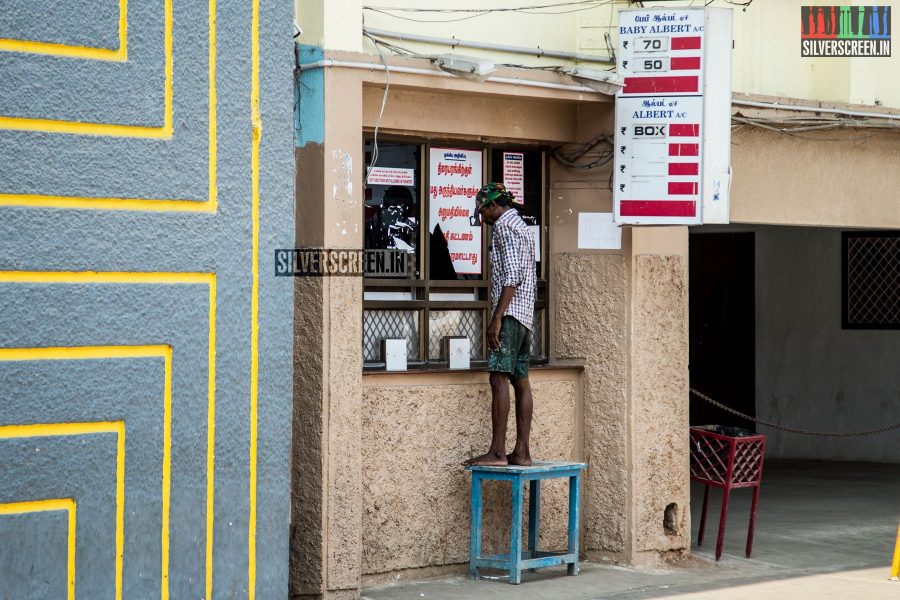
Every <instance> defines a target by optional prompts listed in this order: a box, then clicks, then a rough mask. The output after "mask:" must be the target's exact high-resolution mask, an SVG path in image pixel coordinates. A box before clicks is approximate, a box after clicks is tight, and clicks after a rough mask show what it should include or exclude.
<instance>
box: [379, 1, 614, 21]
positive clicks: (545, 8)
mask: <svg viewBox="0 0 900 600" xmlns="http://www.w3.org/2000/svg"><path fill="white" fill-rule="evenodd" d="M621 1H622V0H580V1H575V2H559V3H555V4H543V5H534V6H519V7H510V8H404V7H385V6H363V7H362V8H363V10H368V11H372V12H376V13H381V14H383V15H387V16H389V17H393V18H395V19H401V20H403V21H412V22H414V23H456V22H459V21H467V20H469V19H475V18H477V17H483V16H484V15H488V14H491V13H509V12H514V13H520V14H528V15H563V14H569V13H575V12H581V11H586V10H593V9H595V8H599V7H601V6H605V5H606V4H615V3H616V2H621ZM572 7H575V8H572ZM555 8H568V10H550V9H555ZM398 12H399V13H422V14H435V15H441V14H460V13H461V14H466V16H464V17H457V18H453V19H438V18H433V19H416V18H413V17H405V16H401V15H398V14H394V13H398Z"/></svg>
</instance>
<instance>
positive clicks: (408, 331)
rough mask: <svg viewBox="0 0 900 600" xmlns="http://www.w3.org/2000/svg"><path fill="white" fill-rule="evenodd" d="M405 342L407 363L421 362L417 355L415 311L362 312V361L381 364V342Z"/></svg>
mask: <svg viewBox="0 0 900 600" xmlns="http://www.w3.org/2000/svg"><path fill="white" fill-rule="evenodd" d="M386 338H394V339H396V338H402V339H405V340H406V360H407V362H416V361H421V360H422V358H421V354H420V353H419V312H418V311H415V310H366V311H363V360H364V361H365V362H382V357H381V340H383V339H386Z"/></svg>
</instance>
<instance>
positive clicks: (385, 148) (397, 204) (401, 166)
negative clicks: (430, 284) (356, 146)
mask: <svg viewBox="0 0 900 600" xmlns="http://www.w3.org/2000/svg"><path fill="white" fill-rule="evenodd" d="M365 153H366V173H367V174H368V178H367V185H366V186H365V215H364V222H365V247H366V249H367V250H385V249H397V250H405V251H407V252H409V253H410V254H414V255H415V257H416V258H415V273H416V275H415V276H416V278H418V277H419V276H420V271H421V264H422V262H421V257H420V252H419V220H420V211H419V190H420V187H419V184H420V182H419V173H420V171H419V154H420V153H419V146H417V145H415V144H396V143H390V142H379V143H378V155H377V161H376V164H375V166H374V168H372V169H371V170H370V167H372V164H371V163H372V159H373V158H374V157H375V148H374V145H373V144H372V142H371V141H367V142H366V145H365Z"/></svg>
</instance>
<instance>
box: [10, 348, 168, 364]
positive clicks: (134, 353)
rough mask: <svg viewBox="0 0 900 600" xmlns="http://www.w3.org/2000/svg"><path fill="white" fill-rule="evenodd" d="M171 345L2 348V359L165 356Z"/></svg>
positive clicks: (85, 358) (86, 358)
mask: <svg viewBox="0 0 900 600" xmlns="http://www.w3.org/2000/svg"><path fill="white" fill-rule="evenodd" d="M171 352H172V349H171V348H170V347H169V346H163V345H156V346H48V347H43V348H0V361H3V362H10V361H22V360H93V359H98V358H151V357H160V358H165V357H166V353H168V354H169V355H171Z"/></svg>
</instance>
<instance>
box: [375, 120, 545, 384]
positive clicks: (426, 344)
mask: <svg viewBox="0 0 900 600" xmlns="http://www.w3.org/2000/svg"><path fill="white" fill-rule="evenodd" d="M372 133H373V132H372V131H371V130H368V129H366V130H364V131H363V154H365V148H366V145H367V144H368V143H370V142H371V141H372ZM378 138H379V142H385V143H398V144H409V145H417V146H418V148H419V157H420V158H419V165H418V172H417V176H418V177H419V181H420V182H421V184H420V185H419V198H418V211H419V214H418V215H417V216H418V219H419V224H420V225H419V232H418V240H417V241H418V244H419V249H420V252H419V256H420V261H421V265H420V269H419V271H420V274H419V277H415V275H414V276H413V277H410V278H407V279H383V278H374V277H364V278H363V315H361V317H362V319H363V335H365V312H366V311H369V310H376V311H377V310H409V311H414V312H416V313H417V315H418V319H419V328H418V329H419V331H418V336H419V340H418V341H419V353H420V356H419V357H411V358H408V360H407V365H408V369H407V370H415V371H425V370H445V369H447V363H446V361H441V360H440V358H432V357H430V356H429V355H430V342H431V340H430V330H429V328H430V320H431V312H432V311H440V310H445V311H446V310H449V311H466V310H478V311H481V313H482V323H483V328H486V327H487V324H488V321H489V318H490V314H489V311H490V308H491V303H490V261H489V259H488V254H489V252H488V249H489V248H490V241H491V233H492V232H491V230H490V228H488V229H487V230H486V231H485V232H484V234H483V235H482V239H481V246H482V248H481V252H482V273H481V277H480V278H479V279H456V280H441V279H431V278H430V275H431V273H430V272H429V271H430V260H431V254H430V253H431V248H430V246H431V244H430V241H429V240H428V237H429V236H430V225H431V224H430V223H429V221H428V219H429V214H430V202H431V198H430V194H429V189H430V183H431V182H430V176H429V174H430V168H429V166H430V165H429V160H430V150H431V148H432V147H438V148H440V147H445V146H446V147H454V148H460V149H466V150H478V151H481V153H482V181H481V184H480V185H483V184H484V183H485V182H486V181H487V180H488V178H489V177H490V174H491V171H492V169H493V158H492V156H491V155H492V153H493V151H494V150H503V151H511V152H540V153H541V173H540V177H541V185H540V188H541V198H540V203H541V208H540V215H541V223H540V226H541V240H540V245H541V247H540V252H541V256H540V259H541V262H542V263H543V265H542V266H541V268H540V271H539V272H541V273H543V274H544V277H538V279H537V297H536V298H535V312H536V313H538V312H540V314H541V315H542V318H541V323H540V329H541V330H540V332H539V333H540V342H541V346H540V349H541V355H540V356H536V357H535V356H533V357H532V359H531V364H533V365H534V364H546V363H547V362H549V344H548V342H549V340H548V331H549V321H550V318H549V297H550V296H549V275H550V269H549V268H548V266H547V261H549V252H548V249H549V247H550V246H549V224H548V214H549V210H548V206H547V199H548V189H549V187H548V186H549V183H548V181H547V175H548V172H549V171H548V160H549V154H548V150H549V148H548V147H547V146H543V145H537V144H534V145H529V144H521V143H520V144H514V143H509V144H507V143H503V142H486V141H481V142H475V141H472V140H457V139H433V138H422V137H414V136H405V135H383V134H381V135H379V136H378ZM367 164H368V163H366V164H364V165H363V173H365V167H366V166H367ZM364 187H365V186H364ZM361 210H363V211H364V210H365V202H363V203H362V206H361ZM459 289H465V290H472V291H473V292H474V294H475V297H476V298H477V299H476V300H431V299H430V298H431V294H432V293H433V292H437V293H452V292H453V291H454V290H459ZM386 291H406V292H408V293H410V295H411V297H412V298H413V299H411V300H368V299H366V298H365V294H366V292H376V293H377V292H386ZM485 337H486V336H482V339H481V342H480V343H481V349H482V351H481V356H484V357H485V358H484V359H480V360H475V359H473V360H472V361H471V368H472V369H479V368H483V367H484V366H486V364H487V360H486V357H487V342H486V339H485ZM473 341H474V340H473ZM361 342H362V340H361ZM384 368H385V367H384V362H383V361H381V360H378V361H372V362H367V361H366V360H365V358H364V359H363V372H384Z"/></svg>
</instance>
